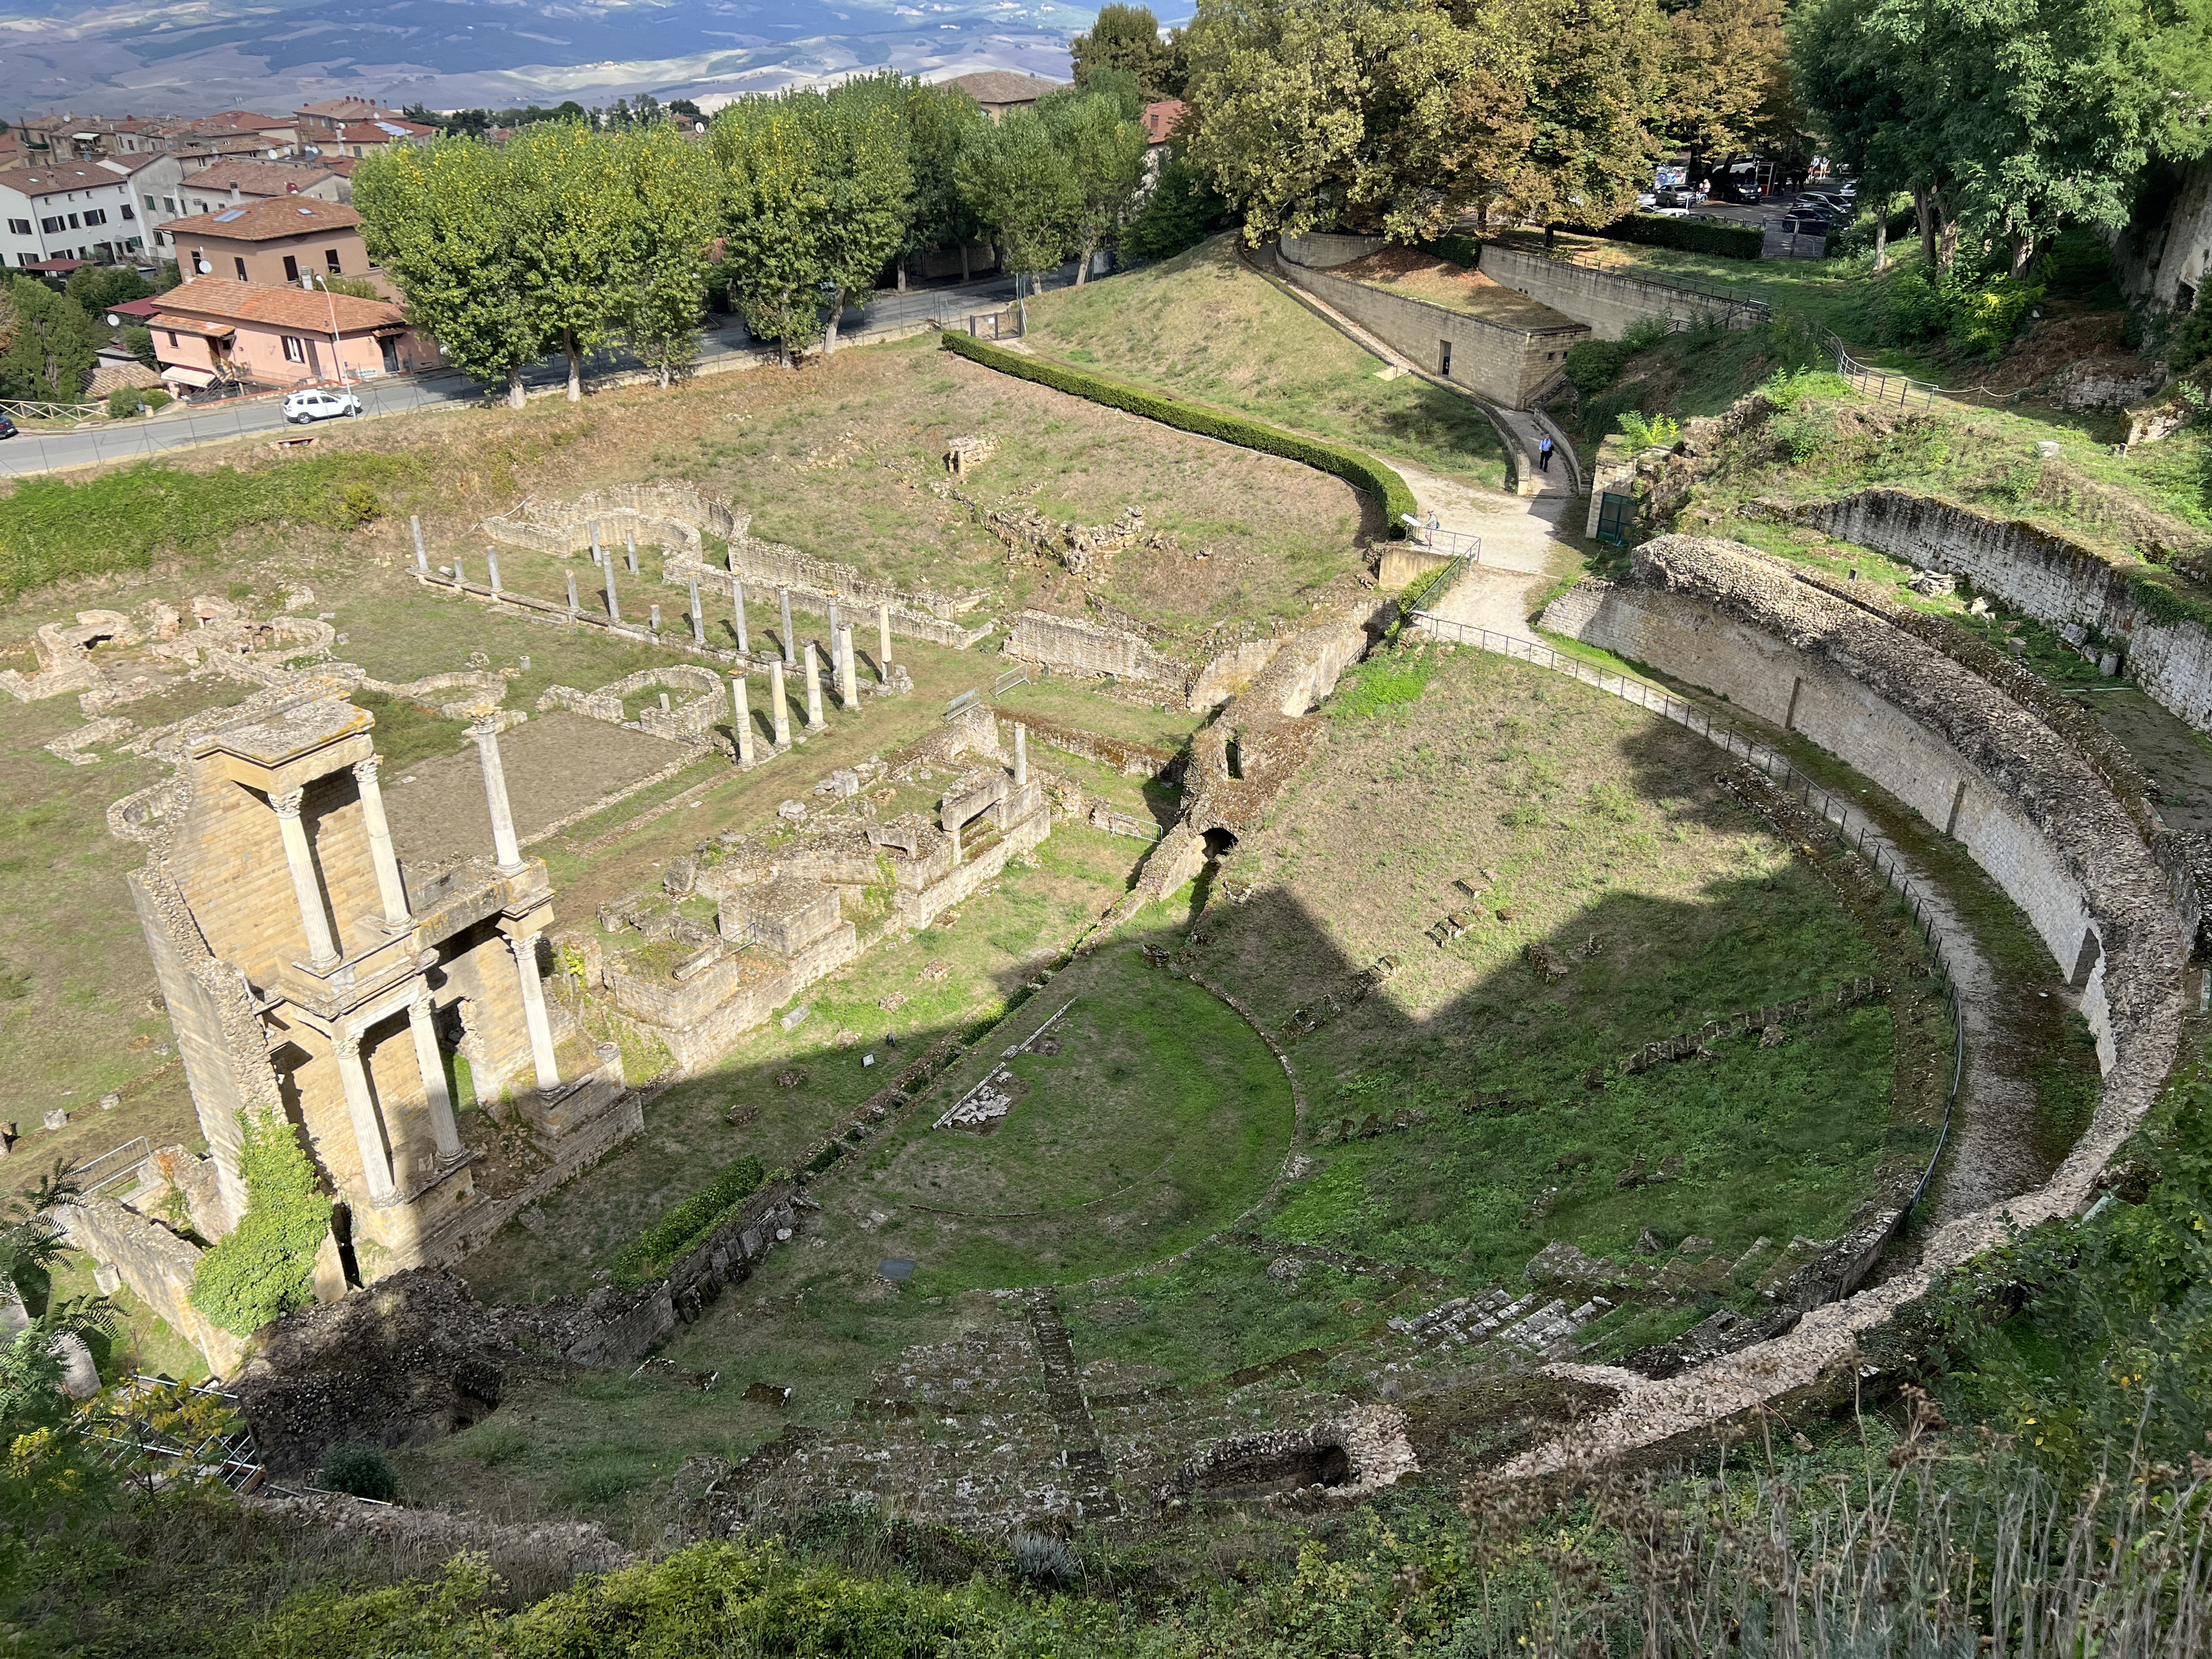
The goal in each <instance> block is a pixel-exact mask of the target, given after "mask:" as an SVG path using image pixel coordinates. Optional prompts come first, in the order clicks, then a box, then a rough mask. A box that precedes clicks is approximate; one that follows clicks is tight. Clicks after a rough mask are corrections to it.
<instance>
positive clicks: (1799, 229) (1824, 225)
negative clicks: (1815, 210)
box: [1778, 213, 1836, 237]
mask: <svg viewBox="0 0 2212 1659" xmlns="http://www.w3.org/2000/svg"><path fill="white" fill-rule="evenodd" d="M1778 228H1779V229H1780V230H1781V231H1782V233H1783V234H1784V235H1786V236H1820V237H1827V236H1832V235H1834V234H1836V222H1835V221H1834V220H1832V219H1823V218H1821V217H1820V216H1818V215H1817V214H1811V213H1792V214H1788V215H1785V216H1784V218H1783V221H1782V223H1781V224H1780V226H1779V227H1778Z"/></svg>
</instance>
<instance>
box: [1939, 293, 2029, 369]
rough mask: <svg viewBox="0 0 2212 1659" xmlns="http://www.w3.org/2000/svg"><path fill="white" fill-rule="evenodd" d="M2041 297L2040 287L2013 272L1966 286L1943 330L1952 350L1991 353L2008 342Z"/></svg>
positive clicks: (1990, 355) (1999, 350)
mask: <svg viewBox="0 0 2212 1659" xmlns="http://www.w3.org/2000/svg"><path fill="white" fill-rule="evenodd" d="M2042 298H2043V289H2041V288H2040V287H2039V286H2038V285H2037V284H2035V283H2023V282H2021V280H2020V279H2019V278H2018V277H2015V276H1998V277H1996V278H1993V279H1992V280H1991V281H1990V282H1989V283H1987V284H1986V285H1985V286H1984V287H1982V288H1979V289H1966V291H1965V292H1963V293H1962V294H1960V295H1959V297H1958V299H1957V300H1956V301H1954V304H1953V308H1952V313H1951V319H1950V327H1949V328H1948V330H1947V331H1946V335H1947V337H1948V339H1949V341H1950V343H1951V348H1952V349H1953V350H1954V351H1957V352H1960V353H1961V354H1962V355H1964V356H1969V357H1994V356H1997V354H1998V353H2000V352H2002V350H2003V349H2005V347H2006V346H2007V345H2008V344H2009V343H2011V341H2012V337H2013V336H2014V335H2015V334H2017V333H2019V332H2020V331H2021V325H2022V324H2023V323H2025V322H2027V316H2028V313H2030V312H2031V311H2033V309H2034V308H2035V307H2036V305H2037V304H2038V302H2039V301H2041V300H2042Z"/></svg>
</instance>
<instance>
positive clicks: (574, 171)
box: [505, 122, 647, 404]
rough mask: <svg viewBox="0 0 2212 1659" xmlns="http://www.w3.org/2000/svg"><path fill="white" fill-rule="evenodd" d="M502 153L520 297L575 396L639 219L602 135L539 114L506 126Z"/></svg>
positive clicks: (631, 262)
mask: <svg viewBox="0 0 2212 1659" xmlns="http://www.w3.org/2000/svg"><path fill="white" fill-rule="evenodd" d="M505 153H506V158H507V168H508V184H509V189H508V192H507V211H508V213H509V214H510V215H511V216H513V219H514V220H515V228H516V232H517V237H516V240H517V243H518V245H519V247H520V253H521V264H522V290H523V299H524V302H525V303H526V305H527V306H528V307H529V308H530V310H531V312H532V320H533V321H534V323H535V325H536V326H537V329H538V333H539V335H540V337H542V338H544V340H545V341H546V342H547V343H549V344H555V345H558V346H559V347H560V348H561V350H562V354H563V355H564V356H566V357H567V358H568V401H569V402H570V403H572V404H573V403H576V402H578V401H580V399H581V398H582V397H583V395H584V354H585V353H586V352H587V351H589V350H591V349H592V348H593V347H595V346H598V345H599V344H601V343H604V342H605V340H606V339H607V337H609V336H610V335H611V334H612V333H613V332H614V331H615V330H616V328H617V325H619V323H620V320H621V317H622V313H623V295H624V290H625V288H626V287H627V284H626V283H624V281H623V273H625V272H627V271H629V270H634V269H635V265H636V263H637V262H638V260H639V259H640V258H641V257H642V253H643V243H644V241H645V240H646V237H647V227H646V225H645V224H644V223H643V222H642V221H641V218H640V216H639V214H638V210H637V199H636V197H635V195H634V194H633V193H632V191H631V188H630V181H629V179H628V178H627V177H626V176H625V173H624V170H623V163H622V158H621V156H620V155H619V154H618V153H617V148H616V145H615V143H614V141H613V140H612V139H611V138H609V137H607V136H605V135H604V134H601V133H598V132H594V131H592V130H591V129H589V128H588V127H580V126H572V125H568V124H566V123H563V122H547V123H545V124H544V125H540V126H535V127H532V128H530V129H529V130H527V131H523V132H519V133H517V134H515V136H514V137H513V138H511V139H509V140H508V141H507V148H506V152H505Z"/></svg>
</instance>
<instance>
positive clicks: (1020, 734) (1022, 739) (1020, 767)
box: [1014, 726, 1030, 789]
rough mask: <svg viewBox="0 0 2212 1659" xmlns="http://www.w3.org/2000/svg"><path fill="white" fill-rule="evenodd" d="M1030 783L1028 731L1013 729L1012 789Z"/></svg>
mask: <svg viewBox="0 0 2212 1659" xmlns="http://www.w3.org/2000/svg"><path fill="white" fill-rule="evenodd" d="M1028 781H1030V729H1029V727H1028V726H1015V727H1014V787H1015V788H1017V789H1018V788H1020V787H1022V786H1023V785H1024V784H1025V783H1027V782H1028Z"/></svg>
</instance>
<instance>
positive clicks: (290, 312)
mask: <svg viewBox="0 0 2212 1659" xmlns="http://www.w3.org/2000/svg"><path fill="white" fill-rule="evenodd" d="M160 306H161V309H160V310H159V311H157V312H155V314H154V315H153V316H152V317H150V318H149V319H147V326H148V327H149V328H150V329H151V330H152V331H153V334H154V351H155V356H158V357H160V358H161V379H162V381H163V383H164V384H166V385H167V386H169V387H170V389H171V390H172V391H175V392H185V391H192V390H196V389H197V388H199V387H203V386H211V385H213V384H215V383H216V381H218V380H247V381H252V383H254V384H256V385H258V386H307V385H312V384H313V383H315V382H317V381H321V380H338V379H341V378H343V379H346V380H374V379H375V378H376V377H377V376H379V375H380V374H404V373H407V372H410V371H411V370H415V369H421V368H435V366H436V364H437V359H438V354H437V351H436V349H435V348H434V347H433V346H432V345H431V344H430V343H428V341H426V340H423V339H422V338H421V337H419V336H417V335H416V333H415V331H413V330H412V329H410V328H409V327H408V326H407V319H406V318H405V316H404V314H402V313H401V311H400V309H399V307H398V306H396V305H393V304H392V303H391V302H390V301H385V300H359V299H356V298H355V297H354V296H353V295H350V294H329V293H321V292H318V293H312V294H311V293H309V292H307V290H306V289H297V288H263V287H260V286H258V285H256V284H254V283H234V282H229V281H226V280H225V279H223V278H222V277H219V276H202V277H198V278H197V279H195V280H194V281H191V282H189V283H185V285H184V286H183V287H181V288H174V289H170V290H169V291H168V292H167V294H164V295H161V296H160Z"/></svg>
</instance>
